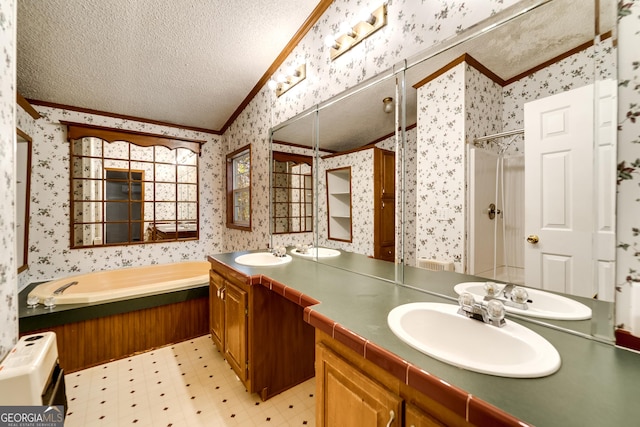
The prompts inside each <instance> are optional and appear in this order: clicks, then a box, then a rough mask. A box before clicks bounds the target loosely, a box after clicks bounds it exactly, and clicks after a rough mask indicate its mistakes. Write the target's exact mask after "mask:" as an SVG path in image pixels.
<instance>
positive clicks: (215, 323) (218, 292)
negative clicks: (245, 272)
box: [209, 271, 225, 351]
mask: <svg viewBox="0 0 640 427" xmlns="http://www.w3.org/2000/svg"><path fill="white" fill-rule="evenodd" d="M224 292H225V291H224V278H223V277H222V276H220V275H219V274H218V273H216V272H214V271H210V272H209V330H210V331H211V339H212V340H213V342H214V344H215V345H216V346H217V347H218V350H220V351H224V299H223V298H224Z"/></svg>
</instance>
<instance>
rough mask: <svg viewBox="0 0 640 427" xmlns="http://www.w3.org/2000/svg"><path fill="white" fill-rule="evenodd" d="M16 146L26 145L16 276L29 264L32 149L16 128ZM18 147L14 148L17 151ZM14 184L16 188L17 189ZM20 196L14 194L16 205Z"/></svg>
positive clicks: (29, 141)
mask: <svg viewBox="0 0 640 427" xmlns="http://www.w3.org/2000/svg"><path fill="white" fill-rule="evenodd" d="M16 136H17V137H16V144H27V156H26V157H27V158H26V164H25V165H24V166H25V171H26V174H25V180H26V182H25V194H24V203H25V206H24V219H23V221H20V220H19V219H18V218H16V227H18V225H19V224H20V223H21V224H22V226H23V228H24V230H23V232H22V233H20V232H19V230H16V239H19V238H20V237H21V236H22V239H23V251H22V253H18V254H17V255H18V260H17V263H16V264H17V265H18V274H19V273H22V272H23V271H25V270H27V269H28V268H29V262H28V257H29V217H30V200H31V157H32V155H31V152H32V148H33V139H32V138H31V137H30V136H29V135H27V134H26V133H25V132H23V131H22V130H21V129H20V128H16ZM20 138H22V139H23V140H24V141H21V140H20ZM17 148H18V147H16V150H17ZM16 162H17V156H16ZM18 167H19V165H17V164H16V170H17V168H18ZM17 184H18V183H16V187H17ZM20 198H21V195H20V194H16V201H17V202H18V203H20V200H19V199H20Z"/></svg>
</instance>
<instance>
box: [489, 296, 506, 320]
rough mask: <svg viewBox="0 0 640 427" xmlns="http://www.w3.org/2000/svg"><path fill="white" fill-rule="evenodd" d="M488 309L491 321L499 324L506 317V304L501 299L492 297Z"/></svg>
mask: <svg viewBox="0 0 640 427" xmlns="http://www.w3.org/2000/svg"><path fill="white" fill-rule="evenodd" d="M486 310H487V317H489V320H490V321H492V322H494V323H497V324H499V323H500V322H502V320H503V319H504V312H505V310H504V304H503V303H502V302H501V301H499V300H497V299H492V300H491V301H489V302H488V303H487V308H486Z"/></svg>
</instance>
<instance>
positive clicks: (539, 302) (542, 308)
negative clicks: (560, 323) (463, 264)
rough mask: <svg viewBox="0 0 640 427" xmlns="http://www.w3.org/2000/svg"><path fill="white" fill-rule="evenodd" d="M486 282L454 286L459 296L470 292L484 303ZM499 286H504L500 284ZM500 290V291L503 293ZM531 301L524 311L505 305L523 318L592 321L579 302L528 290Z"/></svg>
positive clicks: (508, 309)
mask: <svg viewBox="0 0 640 427" xmlns="http://www.w3.org/2000/svg"><path fill="white" fill-rule="evenodd" d="M485 283H486V282H465V283H459V284H457V285H456V286H454V288H453V289H454V290H455V291H456V293H457V294H458V295H460V294H462V293H464V292H469V293H471V294H473V296H474V298H475V299H476V301H482V300H483V299H484V296H485V291H484V285H485ZM498 286H502V288H503V287H504V286H503V285H500V284H498ZM502 288H500V291H502ZM526 290H527V293H528V294H529V299H530V300H531V301H532V302H529V303H527V307H528V308H527V309H526V310H522V309H520V308H516V307H509V306H507V305H505V307H504V308H505V310H506V311H507V312H510V313H516V314H521V315H523V316H529V317H538V318H542V319H552V320H585V319H591V309H590V308H589V307H587V306H586V305H584V304H582V303H579V302H578V301H575V300H572V299H571V298H566V297H563V296H561V295H556V294H552V293H549V292H545V291H541V290H539V289H532V288H526Z"/></svg>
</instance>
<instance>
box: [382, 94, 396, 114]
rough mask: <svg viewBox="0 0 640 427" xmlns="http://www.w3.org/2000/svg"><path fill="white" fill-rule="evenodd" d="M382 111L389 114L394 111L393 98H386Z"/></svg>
mask: <svg viewBox="0 0 640 427" xmlns="http://www.w3.org/2000/svg"><path fill="white" fill-rule="evenodd" d="M382 110H383V111H384V112H385V113H387V114H389V113H390V112H392V111H393V98H392V97H390V96H387V97H386V98H384V99H383V100H382Z"/></svg>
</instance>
